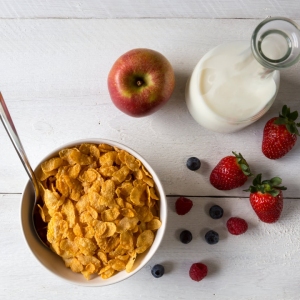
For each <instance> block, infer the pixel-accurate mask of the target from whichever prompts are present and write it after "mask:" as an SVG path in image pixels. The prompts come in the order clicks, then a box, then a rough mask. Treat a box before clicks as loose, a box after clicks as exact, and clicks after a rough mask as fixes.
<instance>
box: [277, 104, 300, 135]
mask: <svg viewBox="0 0 300 300" xmlns="http://www.w3.org/2000/svg"><path fill="white" fill-rule="evenodd" d="M297 118H298V112H297V111H293V112H291V111H290V108H289V107H287V106H286V105H284V106H283V107H282V112H281V114H279V117H278V118H277V119H275V120H274V124H277V125H285V127H286V129H287V131H288V132H289V133H291V134H296V135H299V132H298V129H297V127H300V123H296V122H295V121H296V119H297Z"/></svg>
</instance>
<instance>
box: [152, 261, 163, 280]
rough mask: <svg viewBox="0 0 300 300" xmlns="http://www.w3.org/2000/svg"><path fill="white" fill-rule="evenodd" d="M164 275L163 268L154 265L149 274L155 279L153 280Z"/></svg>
mask: <svg viewBox="0 0 300 300" xmlns="http://www.w3.org/2000/svg"><path fill="white" fill-rule="evenodd" d="M164 273H165V268H164V266H162V265H159V264H157V265H155V266H154V267H153V268H152V269H151V274H152V275H153V276H154V277H155V278H159V277H161V276H163V275H164Z"/></svg>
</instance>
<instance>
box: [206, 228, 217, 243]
mask: <svg viewBox="0 0 300 300" xmlns="http://www.w3.org/2000/svg"><path fill="white" fill-rule="evenodd" d="M205 240H206V241H207V243H208V244H210V245H214V244H216V243H217V242H218V241H219V234H218V233H217V232H215V231H213V230H209V231H207V232H206V234H205Z"/></svg>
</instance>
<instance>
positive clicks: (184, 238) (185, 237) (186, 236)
mask: <svg viewBox="0 0 300 300" xmlns="http://www.w3.org/2000/svg"><path fill="white" fill-rule="evenodd" d="M179 238H180V241H181V242H182V243H183V244H188V243H189V242H190V241H191V240H192V239H193V236H192V234H191V232H190V231H188V230H183V231H181V233H180V236H179Z"/></svg>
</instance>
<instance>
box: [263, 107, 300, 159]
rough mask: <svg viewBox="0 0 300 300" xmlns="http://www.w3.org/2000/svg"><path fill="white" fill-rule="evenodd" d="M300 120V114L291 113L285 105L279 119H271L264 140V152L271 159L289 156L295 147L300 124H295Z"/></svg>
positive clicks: (267, 124)
mask: <svg viewBox="0 0 300 300" xmlns="http://www.w3.org/2000/svg"><path fill="white" fill-rule="evenodd" d="M297 118H298V112H297V111H293V112H290V109H289V108H288V107H287V106H286V105H284V106H283V108H282V112H281V114H279V117H274V118H272V119H270V120H269V121H268V122H267V123H266V125H265V128H264V133H263V140H262V152H263V154H264V155H265V156H266V157H267V158H270V159H278V158H280V157H282V156H284V155H285V154H287V153H288V152H289V151H290V150H291V149H292V148H293V147H294V145H295V143H296V141H297V135H299V132H298V129H297V127H299V126H300V123H295V121H296V119H297Z"/></svg>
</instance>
